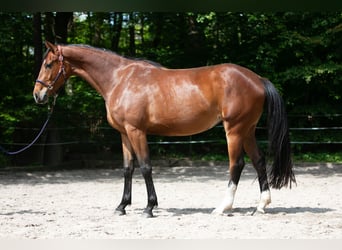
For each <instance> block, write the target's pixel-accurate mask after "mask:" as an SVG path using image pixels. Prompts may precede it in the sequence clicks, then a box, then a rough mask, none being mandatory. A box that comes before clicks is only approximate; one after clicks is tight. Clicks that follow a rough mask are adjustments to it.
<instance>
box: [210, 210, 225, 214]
mask: <svg viewBox="0 0 342 250" xmlns="http://www.w3.org/2000/svg"><path fill="white" fill-rule="evenodd" d="M211 214H212V215H223V212H222V211H220V210H218V209H214V210H213V211H212V212H211Z"/></svg>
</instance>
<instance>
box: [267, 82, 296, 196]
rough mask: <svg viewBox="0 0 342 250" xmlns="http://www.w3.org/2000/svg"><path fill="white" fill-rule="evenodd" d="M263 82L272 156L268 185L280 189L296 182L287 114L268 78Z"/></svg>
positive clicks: (269, 150)
mask: <svg viewBox="0 0 342 250" xmlns="http://www.w3.org/2000/svg"><path fill="white" fill-rule="evenodd" d="M261 80H262V81H263V83H264V86H265V87H264V88H265V95H266V104H267V109H268V116H267V126H268V140H269V145H268V153H269V156H271V157H272V156H273V163H272V167H271V169H270V170H269V173H268V175H269V182H270V186H271V187H273V188H276V189H280V188H282V187H284V186H288V185H290V188H291V183H292V182H293V183H296V179H295V176H294V173H293V171H292V167H293V165H292V160H291V145H290V137H289V128H288V124H287V114H286V111H285V105H284V102H283V99H282V97H281V96H280V95H279V93H278V92H277V90H276V88H275V87H274V85H273V84H272V83H271V82H270V81H269V80H268V79H264V78H262V79H261Z"/></svg>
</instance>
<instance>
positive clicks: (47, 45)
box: [45, 41, 58, 53]
mask: <svg viewBox="0 0 342 250" xmlns="http://www.w3.org/2000/svg"><path fill="white" fill-rule="evenodd" d="M45 46H46V48H47V49H50V50H51V51H52V52H54V53H55V52H57V50H58V49H57V46H56V45H54V44H53V43H50V42H49V41H45Z"/></svg>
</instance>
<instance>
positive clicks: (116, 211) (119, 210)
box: [115, 208, 126, 216]
mask: <svg viewBox="0 0 342 250" xmlns="http://www.w3.org/2000/svg"><path fill="white" fill-rule="evenodd" d="M115 214H117V215H119V216H123V215H126V210H125V209H123V208H117V209H115Z"/></svg>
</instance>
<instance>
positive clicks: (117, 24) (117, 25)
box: [112, 12, 123, 52]
mask: <svg viewBox="0 0 342 250" xmlns="http://www.w3.org/2000/svg"><path fill="white" fill-rule="evenodd" d="M122 20H123V17H122V13H118V12H116V13H114V14H113V21H114V24H113V29H112V32H113V33H112V34H113V35H112V50H113V51H115V52H118V50H119V42H120V36H121V30H122Z"/></svg>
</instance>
